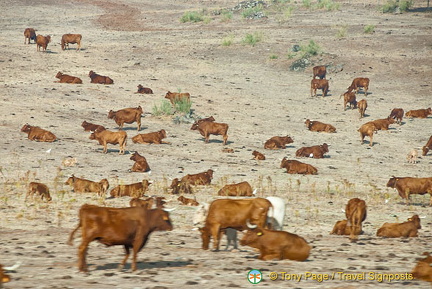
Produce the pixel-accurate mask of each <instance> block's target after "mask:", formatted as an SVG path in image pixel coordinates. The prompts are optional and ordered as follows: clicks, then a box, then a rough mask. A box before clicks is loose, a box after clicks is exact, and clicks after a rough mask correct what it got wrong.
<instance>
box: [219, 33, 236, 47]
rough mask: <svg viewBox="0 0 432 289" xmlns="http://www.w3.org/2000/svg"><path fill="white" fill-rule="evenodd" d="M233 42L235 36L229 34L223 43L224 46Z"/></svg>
mask: <svg viewBox="0 0 432 289" xmlns="http://www.w3.org/2000/svg"><path fill="white" fill-rule="evenodd" d="M233 42H234V36H233V35H229V36H227V37H225V38H224V39H223V40H222V45H223V46H230V45H231V44H233Z"/></svg>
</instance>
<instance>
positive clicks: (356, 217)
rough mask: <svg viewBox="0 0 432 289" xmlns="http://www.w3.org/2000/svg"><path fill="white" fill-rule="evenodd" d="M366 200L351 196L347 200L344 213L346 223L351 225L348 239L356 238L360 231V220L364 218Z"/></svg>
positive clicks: (365, 214)
mask: <svg viewBox="0 0 432 289" xmlns="http://www.w3.org/2000/svg"><path fill="white" fill-rule="evenodd" d="M366 208H367V207H366V202H365V201H363V200H361V199H359V198H353V199H351V200H349V201H348V204H347V205H346V208H345V215H346V218H347V220H348V223H347V224H348V225H350V226H351V234H350V237H349V238H350V240H353V241H354V240H357V238H358V237H357V236H358V235H360V233H361V232H362V222H363V221H364V220H365V219H366V216H367V212H366Z"/></svg>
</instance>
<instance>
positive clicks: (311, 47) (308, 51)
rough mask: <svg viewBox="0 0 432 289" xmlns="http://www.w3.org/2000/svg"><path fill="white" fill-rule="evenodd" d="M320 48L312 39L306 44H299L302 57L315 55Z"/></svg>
mask: <svg viewBox="0 0 432 289" xmlns="http://www.w3.org/2000/svg"><path fill="white" fill-rule="evenodd" d="M320 50H321V48H320V47H319V45H318V44H316V43H315V41H313V40H309V43H308V44H305V45H300V52H301V55H302V58H309V57H310V56H315V55H317V54H318V53H319V52H320Z"/></svg>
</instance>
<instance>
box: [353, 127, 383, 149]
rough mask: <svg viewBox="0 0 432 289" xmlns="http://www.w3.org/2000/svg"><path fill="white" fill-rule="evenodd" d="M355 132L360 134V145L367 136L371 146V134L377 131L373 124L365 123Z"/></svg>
mask: <svg viewBox="0 0 432 289" xmlns="http://www.w3.org/2000/svg"><path fill="white" fill-rule="evenodd" d="M357 131H358V132H360V140H361V143H362V144H363V143H364V138H365V136H368V137H369V138H370V141H369V146H372V145H373V134H374V133H376V132H377V131H378V130H377V128H376V126H375V124H373V123H369V122H368V123H365V124H363V125H362V126H361V127H360V128H359V129H358V130H357Z"/></svg>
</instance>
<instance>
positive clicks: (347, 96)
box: [341, 91, 357, 110]
mask: <svg viewBox="0 0 432 289" xmlns="http://www.w3.org/2000/svg"><path fill="white" fill-rule="evenodd" d="M342 96H343V97H344V104H343V109H344V110H346V107H347V104H349V108H351V109H354V108H356V107H357V100H356V93H355V92H354V91H347V92H345V93H344V94H341V97H342Z"/></svg>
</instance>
